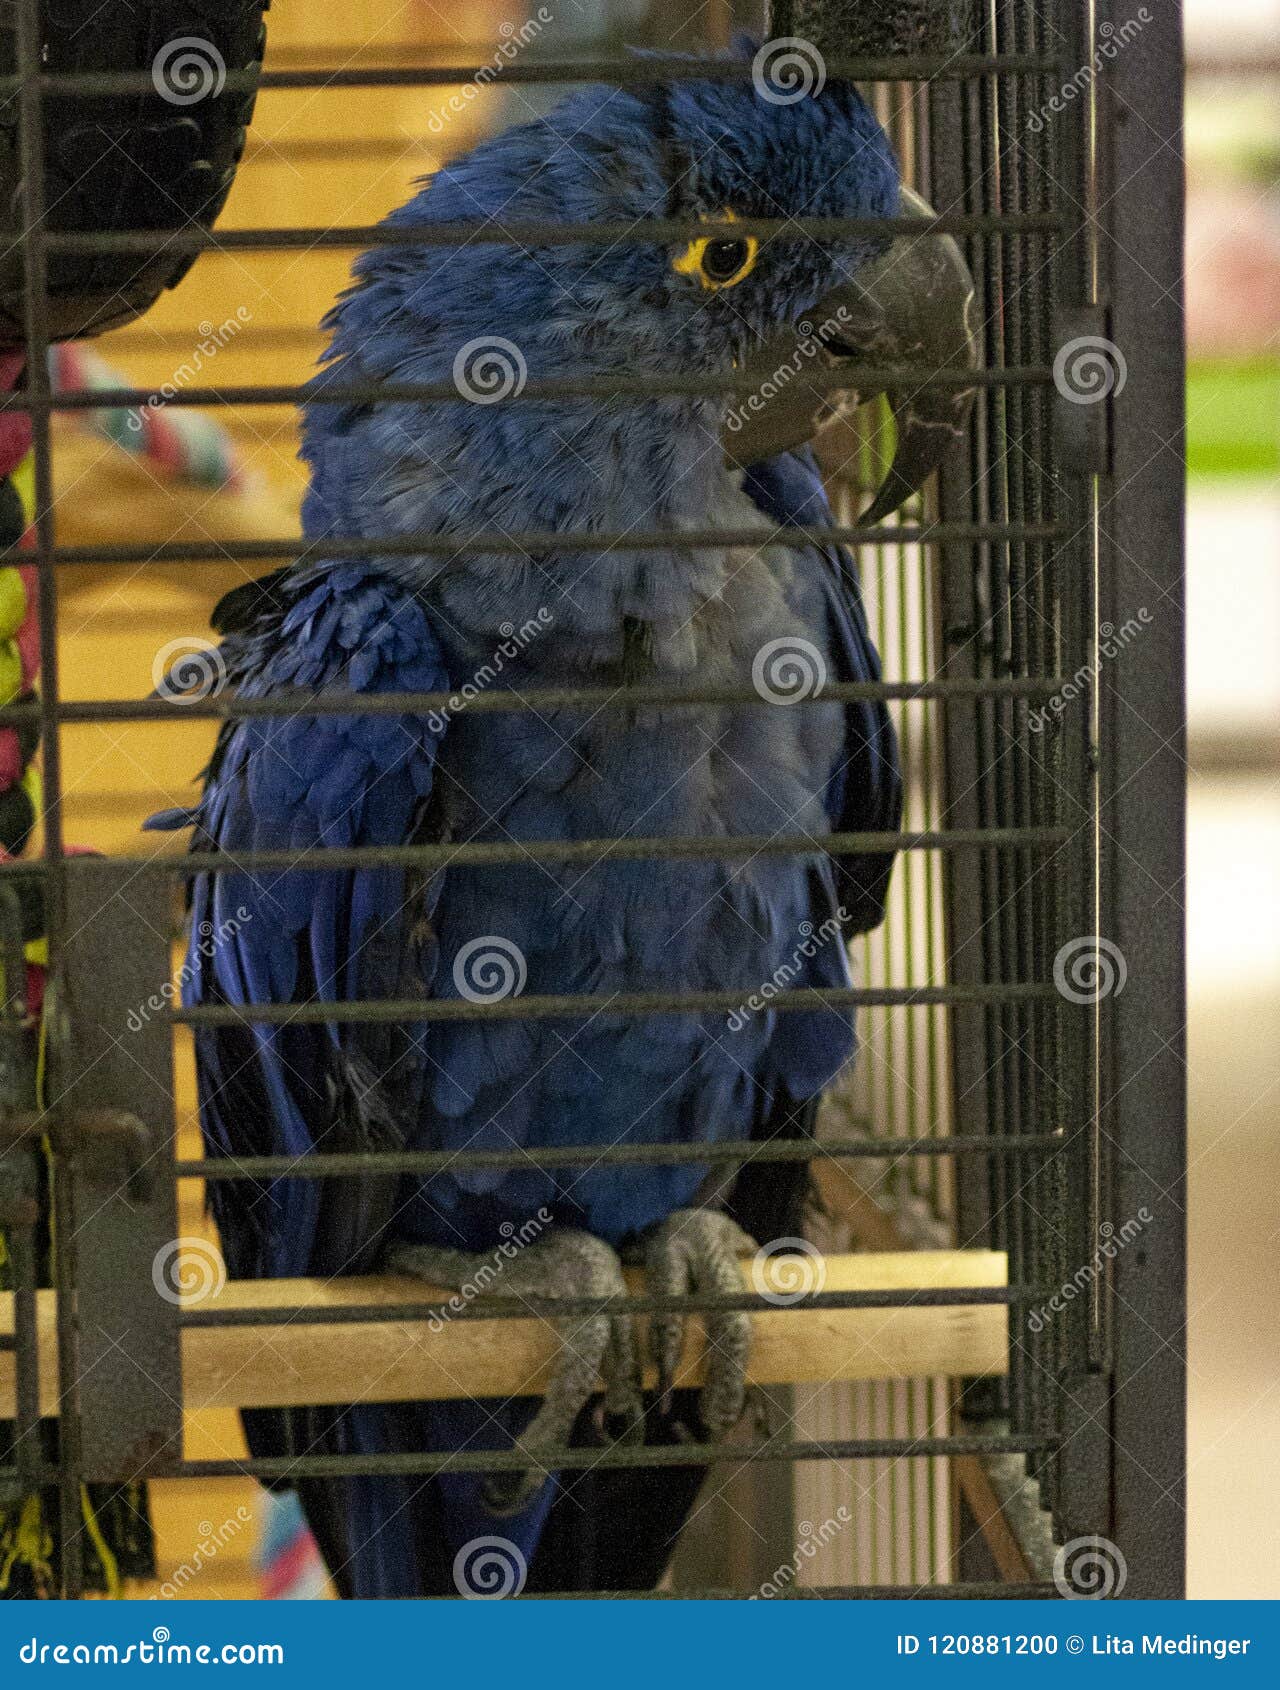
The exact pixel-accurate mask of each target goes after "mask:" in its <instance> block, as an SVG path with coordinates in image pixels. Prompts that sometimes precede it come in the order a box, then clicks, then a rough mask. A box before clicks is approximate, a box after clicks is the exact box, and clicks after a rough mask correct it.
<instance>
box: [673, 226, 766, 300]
mask: <svg viewBox="0 0 1280 1690" xmlns="http://www.w3.org/2000/svg"><path fill="white" fill-rule="evenodd" d="M725 215H726V217H727V218H728V217H729V214H728V213H726V214H725ZM730 221H732V219H731V218H730ZM759 250H760V243H759V241H758V240H757V239H756V237H755V236H754V235H716V236H713V237H708V236H705V235H704V236H700V237H699V238H698V239H697V240H693V241H690V242H689V244H688V246H687V247H686V248H685V249H684V251H683V252H682V253H681V255H680V257H679V258H677V259H676V260H675V264H674V268H675V269H676V271H678V273H679V274H680V275H682V276H693V277H696V279H697V280H698V281H699V282H701V283H702V285H703V287H704V288H708V289H710V290H712V291H715V290H717V289H719V288H732V287H736V286H737V285H738V283H739V282H740V281H742V279H743V278H744V277H745V276H749V275H750V274H751V272H752V271H753V270H754V269H755V267H756V256H757V254H758V253H759Z"/></svg>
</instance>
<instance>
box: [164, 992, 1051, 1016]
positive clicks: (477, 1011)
mask: <svg viewBox="0 0 1280 1690" xmlns="http://www.w3.org/2000/svg"><path fill="white" fill-rule="evenodd" d="M759 989H760V982H759V981H757V982H756V983H755V984H754V985H752V986H743V987H740V988H738V989H737V990H734V991H718V992H617V993H614V994H613V995H612V996H609V995H607V994H605V995H601V994H598V993H597V994H592V993H588V992H584V993H581V994H575V995H574V996H558V995H556V996H553V995H546V996H542V995H538V994H533V993H531V994H530V995H529V996H528V997H521V998H508V999H504V1000H503V1001H501V1002H499V1003H470V1002H468V1001H467V1000H466V999H464V998H433V999H429V1000H428V999H422V998H382V999H365V1000H364V1001H363V1002H360V1003H346V1002H343V1003H339V1002H336V1001H335V1002H320V1001H311V1002H307V1003H248V1004H202V1005H200V1006H198V1007H195V1008H190V1009H186V1008H183V1009H171V1010H169V1011H167V1012H166V1013H167V1015H168V1017H169V1018H170V1019H171V1020H173V1021H176V1022H178V1023H179V1024H180V1025H183V1026H188V1027H239V1026H242V1025H248V1026H254V1025H258V1026H264V1027H269V1026H298V1025H307V1024H310V1023H316V1022H333V1023H334V1024H335V1025H336V1026H354V1025H356V1024H358V1023H364V1024H374V1023H378V1022H386V1021H403V1022H406V1023H408V1024H416V1023H418V1022H425V1021H484V1020H495V1021H518V1020H523V1019H526V1018H527V1019H529V1020H531V1021H548V1020H559V1019H561V1018H564V1019H567V1020H573V1019H575V1018H577V1017H579V1016H582V1015H584V1014H587V1013H592V1014H595V1013H599V1012H600V1011H606V1012H607V1013H608V1014H610V1015H631V1016H648V1015H674V1014H689V1013H690V1012H692V1011H694V1010H707V1011H710V1010H718V1009H722V1010H725V1011H726V1012H730V1013H731V1012H732V1011H733V1010H735V1009H738V1008H739V1007H740V1006H741V1005H742V1004H743V1003H744V1002H745V1001H746V1000H747V999H748V998H749V997H750V996H751V994H752V993H753V992H757V991H759ZM1057 996H1058V992H1057V989H1056V987H1054V986H1053V985H1050V984H1048V983H1045V984H1039V983H1037V982H1034V981H1025V980H1024V981H1017V982H1011V983H1009V984H1007V985H994V986H804V987H795V988H794V989H792V990H790V991H787V992H785V993H780V994H779V996H778V997H776V998H774V999H773V1000H772V1004H771V1008H772V1009H773V1011H774V1013H775V1014H796V1013H799V1012H801V1011H804V1010H814V1009H833V1008H836V1007H837V1006H840V1005H852V1004H878V1005H880V1006H882V1007H889V1006H906V1007H909V1006H911V1005H912V1004H944V1003H950V1004H974V1005H978V1004H1001V1003H1009V1004H1012V1003H1035V1002H1039V1001H1046V1002H1051V1001H1052V1000H1053V999H1054V998H1056V997H1057Z"/></svg>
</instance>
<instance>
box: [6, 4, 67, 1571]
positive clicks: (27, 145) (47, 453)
mask: <svg viewBox="0 0 1280 1690" xmlns="http://www.w3.org/2000/svg"><path fill="white" fill-rule="evenodd" d="M16 23H17V33H16V45H17V68H18V74H19V76H20V78H21V86H20V89H19V93H18V140H19V146H20V150H21V158H22V191H21V196H20V204H21V218H22V235H21V240H22V248H23V321H24V328H25V342H26V374H25V379H26V383H27V391H28V392H29V393H30V395H31V396H32V398H34V399H40V400H46V401H47V400H48V399H49V397H50V386H49V300H48V262H47V256H48V255H47V250H46V230H45V214H46V206H45V151H44V127H43V125H44V114H43V108H42V104H41V96H40V86H39V77H40V73H41V40H42V30H41V22H40V7H39V3H38V0H19V3H18V7H17V16H16ZM50 421H51V413H50V411H49V408H48V405H47V404H44V405H37V406H36V407H35V409H34V411H33V413H32V418H31V426H32V444H33V448H34V457H35V463H34V468H35V522H34V527H35V551H34V554H33V557H32V561H33V563H34V564H35V567H36V575H37V581H38V584H39V585H38V604H39V610H40V674H41V688H40V701H41V711H40V749H41V758H42V763H43V780H44V809H43V815H42V817H41V821H42V825H43V828H44V900H45V903H44V907H45V932H46V936H47V940H48V984H47V987H46V999H45V1008H44V1015H45V1026H46V1034H45V1037H46V1052H47V1062H48V1068H47V1070H46V1088H47V1095H46V1098H44V1099H42V1100H41V1101H42V1105H47V1106H48V1108H49V1115H48V1118H47V1120H46V1129H47V1130H48V1131H49V1133H50V1136H51V1137H53V1138H54V1139H55V1141H56V1140H57V1128H58V1125H59V1120H58V1098H57V1090H58V1084H59V1077H58V1054H59V1047H60V1040H59V1037H58V1025H59V1009H58V1003H59V996H58V988H59V981H60V971H61V961H62V947H63V941H64V937H65V931H66V902H65V900H66V887H65V879H64V867H65V860H64V857H63V849H62V777H61V767H62V766H61V745H60V741H59V732H58V587H57V578H56V575H55V572H54V563H53V551H54V548H55V546H56V544H57V532H56V526H55V520H54V508H53V446H52V437H51V428H50ZM53 1203H54V1227H53V1255H54V1284H55V1287H56V1289H57V1293H58V1371H59V1381H60V1383H59V1390H60V1393H61V1399H62V1400H61V1417H60V1419H59V1423H58V1506H59V1522H60V1528H61V1529H60V1534H59V1536H60V1545H61V1556H62V1566H61V1577H62V1585H63V1590H64V1593H65V1594H66V1595H67V1596H78V1595H80V1593H81V1590H82V1586H83V1549H82V1541H81V1529H80V1515H81V1507H80V1494H81V1473H82V1465H81V1428H80V1397H79V1381H80V1353H79V1352H80V1343H79V1325H78V1316H77V1313H76V1303H75V1288H76V1237H75V1198H74V1191H73V1183H72V1178H71V1169H70V1167H69V1165H68V1160H67V1157H66V1155H65V1154H63V1153H59V1154H58V1155H57V1156H56V1157H55V1162H54V1178H53Z"/></svg>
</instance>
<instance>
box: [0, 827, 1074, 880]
mask: <svg viewBox="0 0 1280 1690" xmlns="http://www.w3.org/2000/svg"><path fill="white" fill-rule="evenodd" d="M1069 838H1070V835H1069V833H1068V832H1067V830H1066V829H1065V828H1052V827H1047V828H1016V827H1015V828H978V829H975V830H973V831H971V832H969V833H930V834H909V833H906V834H899V833H825V834H820V835H817V836H816V837H815V836H812V835H809V834H797V835H794V836H786V837H780V836H777V835H775V836H774V837H772V838H770V837H769V836H768V835H766V834H756V835H742V836H739V837H733V836H730V835H726V836H724V837H712V836H708V835H702V836H699V837H696V838H687V839H665V838H651V839H617V838H607V839H570V840H517V841H515V842H513V843H511V844H500V843H494V844H489V843H487V842H479V843H464V842H459V843H457V844H447V845H349V846H337V845H324V846H317V847H308V849H307V851H306V853H305V860H304V859H303V858H302V857H300V856H299V853H298V852H297V851H289V850H272V851H238V852H236V853H235V854H234V856H232V855H228V854H227V853H225V852H218V851H189V852H186V853H185V854H183V855H181V856H178V855H172V856H155V857H128V856H112V857H98V858H94V857H88V858H77V859H76V873H77V874H82V873H88V874H93V873H95V872H96V873H97V874H99V875H103V876H105V875H111V874H118V873H119V872H120V871H121V870H122V869H126V870H127V869H133V870H135V871H136V872H137V873H139V874H160V875H176V876H178V877H179V878H185V877H186V876H187V875H190V874H196V873H201V874H252V873H258V872H260V871H262V870H266V869H297V870H299V872H305V873H309V874H310V873H316V872H319V871H320V870H322V869H328V870H330V871H337V870H339V869H358V868H367V867H369V866H370V865H374V864H376V865H377V866H378V867H379V868H418V869H423V870H438V869H445V868H467V867H469V868H483V867H489V868H496V867H500V866H502V865H504V864H509V863H529V862H534V863H586V864H588V865H589V866H590V867H596V866H598V865H599V864H601V863H604V862H651V861H652V862H660V861H670V860H677V861H678V860H687V861H699V860H706V859H710V860H711V861H714V862H720V861H729V860H732V859H733V858H736V857H769V856H772V857H791V856H814V855H817V854H820V853H821V854H824V855H827V856H845V855H854V854H866V855H872V854H886V855H887V854H889V853H891V852H894V851H979V850H980V851H987V850H1016V851H1025V850H1040V849H1048V848H1051V847H1056V846H1059V845H1062V844H1064V843H1065V842H1066V841H1067V840H1068V839H1069ZM47 866H48V865H47V864H46V863H43V862H30V863H22V862H16V863H4V864H0V885H2V884H3V883H4V880H5V878H6V877H9V878H13V879H18V878H23V877H26V878H31V877H34V876H37V875H40V874H43V873H44V872H45V869H46V868H47Z"/></svg>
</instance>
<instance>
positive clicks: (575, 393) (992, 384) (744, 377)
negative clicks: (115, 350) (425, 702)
mask: <svg viewBox="0 0 1280 1690" xmlns="http://www.w3.org/2000/svg"><path fill="white" fill-rule="evenodd" d="M1053 380H1054V375H1053V371H1052V369H1050V368H1049V366H1048V365H1039V364H1032V365H1027V366H1025V367H1018V366H1006V367H1001V368H993V369H984V370H938V371H936V372H934V373H932V374H930V375H927V376H925V375H921V374H920V372H919V370H912V369H911V368H910V367H909V366H908V365H904V364H884V365H867V366H866V367H865V368H859V369H858V371H857V372H856V375H854V374H851V373H850V372H849V371H848V370H841V369H838V368H837V369H831V370H821V371H814V373H813V375H812V376H811V377H810V379H809V382H808V386H809V387H810V388H811V389H812V390H813V391H814V392H815V393H827V394H830V393H840V392H843V391H844V390H845V389H847V388H851V387H856V386H858V385H859V384H861V385H863V386H865V387H866V388H867V389H868V390H870V389H875V390H876V391H883V390H886V389H890V388H909V389H910V390H911V392H913V393H927V392H935V391H936V392H944V393H955V392H961V393H963V392H967V391H968V390H969V389H970V388H975V387H981V388H1004V387H1049V386H1051V385H1052V383H1053ZM761 385H762V382H761V378H760V377H759V376H753V375H751V374H750V373H748V372H746V371H744V372H742V373H733V372H730V371H725V372H724V373H723V374H720V373H714V374H707V375H680V374H678V373H676V372H674V371H673V372H670V373H666V374H662V375H654V376H647V375H634V376H633V375H620V374H611V375H607V376H600V375H583V376H530V377H529V379H528V380H527V381H526V382H524V383H522V384H518V385H517V386H515V387H513V388H512V390H511V392H510V393H507V394H504V396H503V397H502V398H500V399H499V398H497V397H496V396H495V397H494V398H493V399H492V400H491V401H490V403H492V404H495V405H511V404H518V405H523V404H525V403H534V402H536V401H538V400H557V399H634V400H636V401H637V403H639V402H640V401H643V400H646V399H660V398H670V397H673V396H687V397H690V398H698V397H710V396H714V395H721V394H737V395H739V396H744V397H745V396H749V395H751V394H753V393H756V392H758V390H759V389H760V387H761ZM300 401H305V402H306V403H307V404H308V405H409V404H455V405H470V404H472V403H473V401H472V400H470V399H469V398H467V396H466V395H465V394H464V393H463V392H462V391H461V389H460V388H459V386H458V384H457V382H455V381H419V382H412V381H409V382H372V381H364V382H355V381H353V382H347V381H339V380H336V379H335V380H334V381H332V382H328V383H326V384H325V385H324V386H322V387H309V386H306V385H305V384H299V383H297V382H285V383H277V384H274V385H272V384H269V383H250V382H246V383H243V384H241V385H240V386H237V387H217V386H212V385H210V386H193V387H182V388H178V389H176V390H173V391H167V390H161V389H160V388H154V387H112V388H108V387H99V388H92V387H86V388H63V389H59V390H58V391H57V392H53V391H46V390H44V389H42V388H24V389H23V390H22V391H21V392H17V391H15V393H14V395H13V397H12V399H11V400H10V401H9V402H8V403H7V404H6V405H5V406H4V407H0V412H2V411H3V410H11V411H29V412H31V413H33V414H36V413H42V412H48V411H100V410H142V409H147V408H155V407H157V406H161V405H165V406H167V405H177V406H180V407H187V408H201V409H203V408H207V407H209V406H212V405H230V406H235V405H290V406H292V405H296V404H298V403H299V402H300ZM759 532H766V533H767V532H768V529H767V527H766V526H765V525H764V524H762V525H761V530H759V531H757V543H758V536H759Z"/></svg>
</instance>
